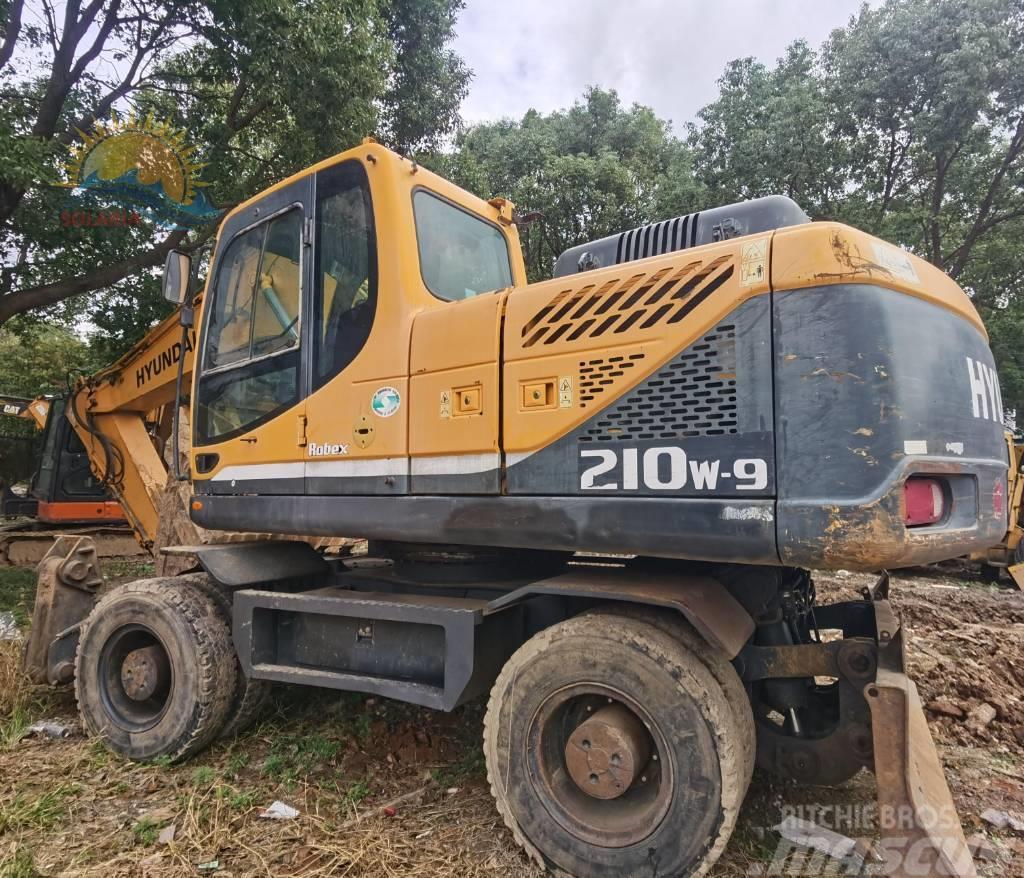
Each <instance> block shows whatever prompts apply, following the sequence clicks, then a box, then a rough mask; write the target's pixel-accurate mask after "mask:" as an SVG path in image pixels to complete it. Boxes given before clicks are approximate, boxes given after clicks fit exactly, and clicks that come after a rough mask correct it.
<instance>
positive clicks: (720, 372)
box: [579, 323, 739, 442]
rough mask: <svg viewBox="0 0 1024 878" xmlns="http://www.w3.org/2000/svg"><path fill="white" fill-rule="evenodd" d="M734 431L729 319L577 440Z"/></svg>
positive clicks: (733, 329)
mask: <svg viewBox="0 0 1024 878" xmlns="http://www.w3.org/2000/svg"><path fill="white" fill-rule="evenodd" d="M581 371H582V370H581ZM582 386H583V385H582V381H581V384H580V387H581V389H582ZM580 398H581V399H582V396H581V397H580ZM737 432H739V429H738V421H737V409H736V327H735V325H734V324H731V323H729V324H723V325H721V326H717V327H715V329H714V330H713V331H712V332H709V333H708V334H707V335H705V336H704V338H702V339H701V340H700V341H699V342H697V343H696V344H693V345H691V346H690V347H688V348H687V349H686V350H685V351H683V353H681V354H680V355H679V356H678V357H676V358H675V359H674V360H672V362H670V363H669V364H668V365H667V366H665V367H664V368H663V369H661V370H659V371H658V372H657V373H655V374H654V375H653V376H652V377H651V378H649V379H648V380H647V381H645V382H644V383H643V384H642V385H641V386H640V387H638V388H636V390H634V391H633V392H631V393H630V394H629V395H628V396H627V397H625V398H624V399H623V400H622V401H620V402H619V403H617V404H616V405H614V406H612V407H610V408H609V410H608V411H607V413H606V414H604V415H603V416H602V417H601V418H599V419H598V420H596V421H595V422H594V424H593V426H591V427H588V428H587V429H586V430H585V431H584V433H583V434H582V435H581V436H580V437H579V439H580V441H581V442H613V441H614V442H635V441H643V440H645V439H683V438H690V437H694V436H725V435H727V434H730V433H737Z"/></svg>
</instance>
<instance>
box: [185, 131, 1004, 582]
mask: <svg viewBox="0 0 1024 878" xmlns="http://www.w3.org/2000/svg"><path fill="white" fill-rule="evenodd" d="M345 163H349V164H351V165H354V166H358V169H359V171H358V173H359V174H361V175H363V176H364V177H365V186H366V192H367V199H368V201H367V203H368V204H370V205H371V206H372V223H371V228H372V229H373V230H374V232H373V233H374V238H373V242H372V248H371V249H372V261H373V265H372V270H371V274H370V277H371V280H372V283H370V284H369V286H368V287H367V289H370V288H372V289H370V293H369V296H370V298H372V299H373V300H374V302H375V305H374V308H375V311H374V313H373V315H372V321H371V322H369V323H367V329H366V332H365V339H364V340H363V341H362V343H361V345H360V346H359V347H358V350H356V351H354V352H352V355H351V357H347V358H346V364H345V365H344V367H343V368H341V369H340V371H338V372H337V373H336V374H334V375H332V376H331V377H330V378H329V380H326V381H323V382H321V383H318V382H317V381H316V379H315V376H314V374H313V373H314V365H315V363H311V361H316V359H317V357H316V354H315V353H314V354H312V355H310V354H309V352H310V351H315V350H317V347H316V346H317V344H318V343H322V342H318V340H317V339H316V338H315V337H314V324H316V322H317V321H316V319H314V318H315V315H316V314H317V310H318V309H321V310H322V309H323V308H324V307H325V305H324V303H325V302H326V300H327V297H328V295H329V294H328V290H327V287H328V284H327V283H326V281H321V283H322V292H319V293H317V294H316V295H318V296H320V298H319V299H317V298H315V296H314V293H313V291H314V290H316V289H320V287H318V285H317V284H318V281H317V279H316V278H315V277H314V276H313V274H314V271H313V266H314V265H317V264H320V263H318V262H317V258H318V257H317V248H318V247H319V246H321V244H320V242H319V239H318V233H317V232H315V231H311V230H310V231H308V232H307V234H306V235H305V237H304V239H303V249H302V254H303V255H302V260H304V262H303V265H304V266H305V269H304V270H305V271H306V273H305V274H304V275H303V277H304V278H305V280H304V283H305V284H306V285H307V288H306V289H304V290H303V292H302V301H303V302H304V303H306V304H305V305H304V306H303V307H304V308H305V310H304V312H303V313H304V314H305V315H306V317H303V318H302V319H301V320H300V323H301V325H302V329H301V344H297V345H296V354H295V357H296V363H297V364H300V365H299V366H297V368H299V370H300V372H299V376H298V378H297V379H296V385H295V388H296V390H295V394H294V399H293V400H290V401H288V402H287V404H285V405H282V406H279V408H278V410H276V411H274V412H273V413H272V415H271V416H269V417H268V418H267V419H266V420H264V421H261V422H259V423H256V424H255V425H254V426H253V427H252V428H251V429H248V430H244V431H241V432H239V433H238V434H237V435H231V436H228V437H226V438H223V439H221V440H219V441H212V442H211V441H205V440H204V437H202V436H198V435H197V436H196V437H195V440H194V447H193V480H194V491H195V494H196V501H195V503H194V511H193V517H194V518H195V520H196V522H197V523H198V524H201V525H203V526H205V527H212V528H221V529H227V530H252V529H260V530H269V531H275V532H281V533H288V532H290V533H302V534H323V535H331V536H333V535H341V534H343V535H347V536H365V537H369V538H375V539H386V540H403V541H412V542H424V543H457V544H468V545H487V546H509V547H520V548H524V549H557V550H592V551H605V552H622V553H631V554H641V555H652V556H660V557H674V558H693V559H702V560H710V561H728V562H746V563H760V564H786V565H794V566H813V567H833V568H834V567H847V568H860V569H877V568H878V567H881V566H887V565H888V566H897V565H899V564H909V563H921V562H925V561H930V560H937V559H940V558H948V557H951V556H954V555H957V554H961V553H963V552H967V551H970V550H971V549H973V548H976V547H978V546H982V545H987V544H990V543H994V542H997V541H998V540H999V539H1000V538H1001V537H1002V535H1003V533H1004V532H1005V526H1006V513H1005V492H1006V461H1005V449H1004V445H1003V438H1002V427H1001V403H1000V400H999V391H998V382H997V380H996V377H995V371H994V368H993V363H992V358H991V354H990V352H989V350H988V346H987V340H986V335H985V333H984V329H983V327H982V326H981V323H980V321H979V319H978V315H977V313H976V311H975V310H974V308H973V306H972V305H971V304H970V301H969V300H968V298H967V297H966V295H965V294H964V293H963V292H962V291H961V290H960V289H959V288H958V287H957V286H956V285H955V284H954V283H953V282H952V281H951V280H949V279H948V278H947V277H946V276H945V275H943V274H942V273H941V272H940V271H938V270H937V269H935V268H934V267H932V266H930V265H928V264H927V263H925V262H923V261H921V260H919V259H917V258H916V257H914V256H912V255H910V254H907V253H906V252H904V251H902V250H899V249H898V248H895V247H892V246H890V245H888V244H885V243H883V242H881V241H878V240H876V239H874V238H871V237H870V236H868V235H865V234H863V233H861V232H858V231H856V230H854V229H851V228H848V227H845V226H842V225H839V224H834V223H798V224H795V225H788V226H786V227H784V228H780V229H768V230H764V231H758V230H753V231H751V230H750V229H747V230H743V234H742V235H741V236H740V237H729V236H728V234H727V233H725V232H723V234H722V236H721V237H722V240H718V241H712V242H711V243H707V244H703V245H700V244H699V243H697V244H696V245H695V246H687V247H686V249H682V250H672V249H668V250H667V252H656V251H658V250H662V249H665V248H661V247H653V246H651V244H650V241H653V240H655V239H656V238H658V236H659V235H660V238H658V240H660V241H661V242H665V244H666V247H668V243H669V242H671V241H672V240H673V237H672V236H673V235H676V239H678V237H679V235H678V232H679V229H675V230H673V229H672V228H671V227H669V226H664V225H662V226H659V227H658V231H657V232H651V234H650V235H649V236H647V237H646V238H645V240H646V241H648V243H646V244H644V245H643V246H644V247H646V248H647V249H646V250H640V249H638V245H637V246H633V250H632V251H631V252H630V259H629V260H628V261H621V262H618V263H616V264H611V265H608V266H606V267H592V266H593V263H595V262H600V260H598V259H592V258H591V259H584V258H583V256H582V255H581V256H580V257H578V259H577V261H578V262H579V263H580V267H581V268H584V267H586V268H592V270H586V271H580V272H579V273H576V274H571V275H565V276H561V277H556V278H554V279H552V280H550V281H546V282H543V283H538V284H532V285H526V284H525V273H524V270H523V265H522V260H521V257H520V255H519V250H518V241H517V239H516V235H515V227H514V225H512V224H511V223H510V222H509V219H510V216H509V206H508V205H507V204H504V203H501V202H496V203H486V202H483V201H480V200H479V199H475V198H473V197H472V196H470V195H468V194H467V193H465V192H462V191H461V190H458V189H457V188H456V187H454V186H452V185H451V184H449V183H446V182H445V181H443V180H441V179H440V178H438V177H436V176H434V175H432V174H430V173H429V172H426V171H424V170H423V169H419V168H416V167H415V165H413V164H412V163H410V162H408V161H405V160H402V159H399V158H398V157H397V156H394V155H393V154H392V153H389V152H387V151H386V150H384V149H382V148H381V147H378V146H376V145H373V144H369V145H365V146H364V147H362V148H361V149H359V150H353V151H352V152H351V153H349V154H344V155H343V156H341V157H339V158H338V159H337V160H334V161H332V162H329V163H325V164H324V165H323V166H320V167H318V168H315V169H313V170H312V171H311V172H309V173H307V174H305V175H302V176H300V177H298V178H296V179H293V180H292V181H286V182H285V183H284V184H282V186H280V187H277V188H276V189H275V190H272V191H271V192H270V193H268V194H266V195H264V196H260V198H258V199H256V200H254V201H253V202H249V203H247V204H245V205H242V206H241V207H240V208H238V209H237V210H236V212H235V213H234V214H233V215H232V216H231V217H229V218H228V220H227V221H226V223H225V225H224V227H223V229H222V231H221V236H220V241H219V244H218V250H217V253H218V257H217V259H218V260H219V259H221V257H222V255H223V253H224V251H225V249H226V247H228V246H230V242H231V240H232V237H233V236H234V235H237V234H238V233H239V231H240V230H243V229H245V228H248V227H251V226H252V224H253V223H258V222H259V217H260V215H262V216H268V215H270V214H271V213H272V212H273V211H274V210H275V209H277V210H280V209H281V207H282V205H284V204H293V203H294V204H299V205H301V206H302V209H303V211H304V222H305V223H307V225H306V226H305V227H306V228H307V229H312V228H313V227H315V226H316V223H317V222H318V220H317V210H318V208H317V207H316V205H317V204H319V203H321V202H322V199H319V196H318V195H317V192H318V191H319V190H318V187H320V186H321V179H323V180H325V181H329V180H330V175H331V174H332V173H338V172H337V171H334V170H332V168H335V167H337V166H339V165H342V164H345ZM323 185H331V184H330V183H329V182H328V183H325V184H323ZM289 187H291V188H290V189H289ZM296 193H298V194H296ZM417 193H429V194H430V195H431V196H433V197H436V198H438V199H440V200H443V201H444V202H446V203H449V204H451V205H453V206H455V207H456V208H458V209H459V210H460V211H462V212H464V213H467V214H472V215H474V216H476V217H479V218H480V219H481V220H482V221H484V222H486V223H487V224H489V225H490V226H492V227H493V228H494V229H497V230H498V231H499V232H500V234H501V236H502V237H503V238H504V240H505V242H506V243H507V247H508V253H509V268H508V278H509V281H510V283H509V285H508V286H507V287H506V288H504V289H500V290H498V291H495V292H486V293H485V292H484V291H479V292H480V293H481V294H479V295H471V296H468V297H466V298H464V299H462V300H459V301H444V300H442V299H441V298H438V297H437V296H436V295H435V294H434V293H433V292H432V291H431V283H432V280H431V279H432V278H436V277H439V276H441V275H439V274H438V272H440V271H442V270H443V268H444V266H443V265H442V266H441V268H438V267H436V266H435V267H430V268H428V267H427V266H426V260H427V259H428V258H433V254H429V253H424V251H423V249H422V248H423V247H424V239H425V238H424V236H426V239H427V240H430V239H431V236H433V237H435V238H436V237H437V235H438V234H439V232H438V229H437V228H433V227H432V230H431V231H430V232H425V230H424V229H425V227H424V223H422V222H421V223H420V224H419V226H418V225H417V214H416V211H415V209H414V204H415V201H416V198H417V197H418V195H417ZM419 197H423V196H422V195H420V196H419ZM289 199H290V200H289ZM318 199H319V200H318ZM421 219H422V217H421ZM694 225H695V226H696V220H694ZM718 225H719V227H722V228H724V226H723V224H722V223H719V224H718ZM652 228H653V227H652ZM726 231H728V230H726ZM631 240H636V239H635V238H634V239H631ZM689 243H693V242H692V241H691V242H689ZM673 246H674V245H673ZM644 252H647V253H650V252H654V253H655V255H649V256H646V257H644V256H643V255H642V253H644ZM634 256H637V257H638V258H634ZM453 258H454V257H453ZM421 259H422V260H423V261H424V265H423V266H422V269H423V270H421ZM442 262H443V260H442ZM456 267H457V266H456ZM321 273H322V272H321ZM211 282H212V283H216V273H215V276H214V278H213V280H212V281H211ZM339 283H341V284H342V286H343V285H344V284H343V282H342V281H339ZM209 302H210V296H209V295H207V298H206V304H205V305H204V307H209ZM207 322H208V321H207V320H206V319H204V324H206V323H207ZM204 332H205V330H204ZM201 345H202V342H201ZM197 371H199V372H200V374H199V375H198V377H197V379H196V381H197V384H196V389H199V397H200V398H201V397H202V392H201V388H200V384H199V382H202V381H203V380H204V378H203V374H202V372H201V370H197ZM194 392H195V391H194ZM911 474H940V475H941V478H942V479H943V484H944V485H945V490H947V491H948V492H949V504H948V514H947V515H946V517H945V518H944V519H943V520H942V521H940V522H938V523H936V524H934V525H931V526H929V527H924V528H914V529H909V528H907V527H905V526H904V524H903V509H902V505H901V504H902V502H903V483H904V481H905V480H906V478H907V477H908V475H911Z"/></svg>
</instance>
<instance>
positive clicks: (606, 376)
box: [580, 354, 644, 408]
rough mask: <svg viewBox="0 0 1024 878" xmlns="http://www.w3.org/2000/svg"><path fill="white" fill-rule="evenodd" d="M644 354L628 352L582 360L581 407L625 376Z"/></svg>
mask: <svg viewBox="0 0 1024 878" xmlns="http://www.w3.org/2000/svg"><path fill="white" fill-rule="evenodd" d="M643 358H644V354H627V355H624V356H620V357H607V358H606V359H603V360H581V361H580V408H585V407H586V405H587V403H589V402H593V401H594V400H595V399H596V398H597V397H598V396H599V395H600V394H602V393H604V392H605V390H607V389H609V388H610V387H612V386H613V385H614V384H616V383H617V381H618V379H619V378H623V377H625V375H626V373H627V372H629V371H630V370H631V369H632V368H633V367H634V366H635V365H636V364H637V363H638V362H640V360H642V359H643Z"/></svg>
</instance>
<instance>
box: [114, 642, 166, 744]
mask: <svg viewBox="0 0 1024 878" xmlns="http://www.w3.org/2000/svg"><path fill="white" fill-rule="evenodd" d="M99 688H100V697H101V699H102V702H103V706H104V708H105V709H106V712H107V714H108V715H109V716H110V718H111V719H112V720H113V721H114V722H115V723H116V724H117V725H118V726H119V727H120V728H122V729H125V730H127V731H133V732H138V731H144V730H146V729H149V728H152V727H153V726H154V725H156V724H157V723H158V722H159V721H160V718H161V717H162V716H163V715H164V712H165V711H166V710H167V705H168V703H169V701H170V697H171V691H172V690H173V688H174V669H173V667H172V665H171V660H170V656H169V654H168V652H167V648H166V647H165V646H164V645H163V643H162V642H161V640H160V638H159V637H157V635H156V634H155V633H154V632H153V631H152V630H151V629H149V628H147V627H146V626H145V625H126V626H124V627H122V628H119V629H118V630H117V631H115V632H114V633H113V634H112V635H111V636H110V637H109V638H108V640H107V642H106V643H105V644H104V646H103V650H102V652H101V653H100V661H99Z"/></svg>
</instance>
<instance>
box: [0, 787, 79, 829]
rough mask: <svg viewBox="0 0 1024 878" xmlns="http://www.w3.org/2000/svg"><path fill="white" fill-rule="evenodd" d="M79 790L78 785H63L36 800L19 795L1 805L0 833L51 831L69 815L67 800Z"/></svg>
mask: <svg viewBox="0 0 1024 878" xmlns="http://www.w3.org/2000/svg"><path fill="white" fill-rule="evenodd" d="M78 790H79V786H78V784H61V785H60V786H58V787H56V788H54V789H52V790H48V791H47V792H45V793H43V794H42V795H41V796H39V798H36V799H32V798H29V797H27V796H25V795H22V794H18V795H17V796H15V797H14V799H12V800H11V801H10V802H8V803H7V804H5V805H0V833H3V832H8V831H10V830H12V829H14V830H18V829H50V828H51V827H53V826H54V825H55V824H57V823H58V822H59V821H61V820H62V819H64V818H65V817H66V816H67V815H68V806H67V802H66V799H67V798H68V797H69V796H73V795H74V794H75V793H77V792H78Z"/></svg>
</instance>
